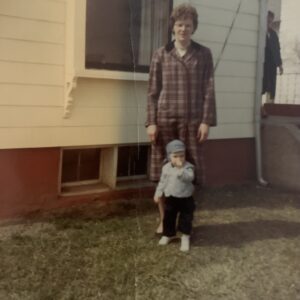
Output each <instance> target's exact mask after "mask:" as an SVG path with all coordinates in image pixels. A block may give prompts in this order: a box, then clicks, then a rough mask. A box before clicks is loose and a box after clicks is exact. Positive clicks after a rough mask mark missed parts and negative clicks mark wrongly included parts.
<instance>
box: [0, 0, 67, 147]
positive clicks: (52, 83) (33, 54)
mask: <svg viewBox="0 0 300 300" xmlns="http://www.w3.org/2000/svg"><path fill="white" fill-rule="evenodd" d="M65 5H66V3H65V2H64V1H61V2H59V1H50V0H26V1H24V0H10V1H1V2H0V44H1V46H0V94H1V97H0V119H1V121H0V131H1V136H2V137H3V139H2V140H1V142H0V147H1V148H24V147H39V146H47V144H48V142H46V139H47V138H45V134H46V133H44V132H43V129H44V128H45V127H49V126H55V127H57V128H58V127H59V126H62V125H63V123H62V121H61V118H60V117H59V116H61V115H62V107H63V97H64V76H65V75H64V74H65V15H66V10H65ZM34 128H40V129H41V131H39V132H40V135H35V134H31V133H30V134H28V132H34ZM24 132H25V135H24ZM50 143H52V141H50Z"/></svg>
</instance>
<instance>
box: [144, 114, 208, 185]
mask: <svg viewBox="0 0 300 300" xmlns="http://www.w3.org/2000/svg"><path fill="white" fill-rule="evenodd" d="M198 127H199V121H193V120H192V121H189V122H181V121H178V120H177V119H176V120H175V119H167V120H159V122H158V136H157V139H156V143H155V144H154V143H153V144H152V145H151V158H150V174H149V175H150V180H152V181H158V180H159V178H160V174H161V169H162V166H163V163H164V160H165V159H166V149H165V148H166V145H167V143H169V142H170V141H172V140H174V139H179V140H181V141H182V142H184V144H185V146H186V159H187V161H189V162H190V163H192V164H193V165H194V166H195V184H197V185H202V184H203V182H204V175H203V174H204V163H203V146H202V145H201V144H199V142H198V141H197V132H198Z"/></svg>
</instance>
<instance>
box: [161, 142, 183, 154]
mask: <svg viewBox="0 0 300 300" xmlns="http://www.w3.org/2000/svg"><path fill="white" fill-rule="evenodd" d="M166 151H167V156H168V158H170V155H171V154H172V153H176V152H185V145H184V143H183V142H182V141H180V140H173V141H171V142H170V143H168V144H167V146H166Z"/></svg>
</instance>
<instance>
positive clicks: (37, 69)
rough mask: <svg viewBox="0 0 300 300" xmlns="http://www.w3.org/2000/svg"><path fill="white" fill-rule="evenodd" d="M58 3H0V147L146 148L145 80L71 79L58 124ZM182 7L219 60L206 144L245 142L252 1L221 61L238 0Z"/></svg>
mask: <svg viewBox="0 0 300 300" xmlns="http://www.w3.org/2000/svg"><path fill="white" fill-rule="evenodd" d="M66 1H67V0H26V1H24V0H10V1H1V3H0V43H1V47H0V94H1V95H2V96H1V97H0V148H30V147H53V146H78V145H82V146H83V145H111V144H128V143H137V142H146V141H147V136H146V132H145V128H144V122H145V118H146V98H147V82H145V81H144V82H143V81H136V82H134V81H130V80H108V79H101V78H99V79H97V78H94V79H88V78H79V80H78V82H77V87H76V88H75V89H74V91H73V93H72V95H73V97H74V104H73V107H72V111H71V116H70V118H68V119H64V118H63V105H64V78H65V64H66V59H65V51H66V47H67V46H68V45H67V44H66V41H67V40H68V37H67V36H66V23H67V20H66V19H65V18H66V15H67V14H66V7H67V6H66ZM180 2H183V1H174V5H176V4H178V3H180ZM190 2H191V3H192V4H194V5H195V6H196V7H197V10H198V12H199V27H198V30H197V32H196V33H195V35H194V39H195V40H196V41H198V42H200V43H202V44H204V45H206V46H208V47H210V48H211V49H212V53H213V56H214V61H215V63H216V62H217V61H218V60H219V59H220V62H219V64H218V68H217V69H216V74H215V75H216V95H217V113H218V126H217V127H215V128H212V129H211V135H210V138H211V139H224V138H247V137H253V136H254V132H253V106H254V97H255V72H256V55H257V48H256V47H257V34H258V9H259V8H258V2H259V1H258V0H254V1H253V0H252V1H243V5H242V7H241V11H240V13H239V15H238V16H237V19H236V22H235V25H234V27H233V30H232V32H231V33H230V35H229V39H228V44H227V45H226V47H225V49H224V52H223V53H222V56H220V55H221V51H222V48H223V43H224V41H225V39H226V38H227V35H228V33H229V30H230V26H231V24H232V20H233V18H234V17H235V12H236V9H237V7H238V4H239V0H226V1H220V0H194V1H190ZM75 34H76V32H75Z"/></svg>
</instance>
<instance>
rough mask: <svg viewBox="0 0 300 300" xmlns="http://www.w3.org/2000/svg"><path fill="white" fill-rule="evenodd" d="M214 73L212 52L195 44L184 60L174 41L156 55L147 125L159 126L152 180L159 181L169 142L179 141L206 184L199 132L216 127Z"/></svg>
mask: <svg viewBox="0 0 300 300" xmlns="http://www.w3.org/2000/svg"><path fill="white" fill-rule="evenodd" d="M213 73H214V72H213V60H212V55H211V51H210V49H208V48H206V47H204V46H202V45H200V44H198V43H196V42H194V41H191V45H190V47H189V48H188V50H187V52H186V54H185V55H184V56H183V57H180V56H178V55H177V52H176V49H175V46H174V41H173V42H171V43H169V44H167V45H166V46H165V47H161V48H159V49H158V50H156V52H155V53H154V54H153V58H152V61H151V65H150V74H149V86H148V103H147V122H146V125H147V126H148V125H157V127H158V136H157V139H156V142H155V144H152V147H151V163H150V180H153V181H158V180H159V178H160V173H161V169H162V165H163V160H164V158H165V157H166V152H165V146H166V145H167V143H168V142H170V141H172V140H174V139H180V140H181V141H182V142H184V143H185V145H186V149H187V153H186V154H187V160H188V161H190V162H191V163H192V164H193V165H195V167H196V183H197V184H199V185H201V184H202V183H203V168H204V165H203V147H202V145H201V144H199V142H198V141H197V132H198V127H199V125H200V124H201V123H205V124H208V125H210V126H216V106H215V91H214V74H213Z"/></svg>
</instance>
